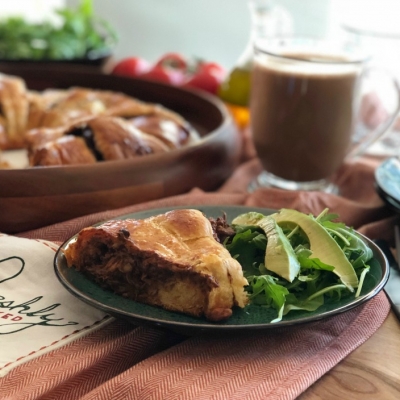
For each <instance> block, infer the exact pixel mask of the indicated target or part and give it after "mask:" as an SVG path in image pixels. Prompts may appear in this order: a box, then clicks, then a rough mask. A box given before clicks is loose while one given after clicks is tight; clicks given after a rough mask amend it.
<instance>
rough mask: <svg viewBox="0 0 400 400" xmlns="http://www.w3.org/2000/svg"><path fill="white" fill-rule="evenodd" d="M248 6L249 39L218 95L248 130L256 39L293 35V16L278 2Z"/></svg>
mask: <svg viewBox="0 0 400 400" xmlns="http://www.w3.org/2000/svg"><path fill="white" fill-rule="evenodd" d="M248 7H249V12H250V21H251V25H250V27H251V28H250V35H249V40H248V42H247V45H246V47H245V49H244V51H243V52H242V54H241V55H240V57H239V58H238V60H237V62H236V63H235V65H234V66H233V68H232V69H231V70H230V72H229V74H228V76H227V78H226V79H225V81H224V82H223V83H222V85H221V87H220V89H219V92H218V96H219V97H220V98H221V99H222V100H223V101H224V102H225V104H226V105H227V107H228V109H229V110H230V111H231V112H232V114H233V117H234V119H235V121H236V122H237V124H238V126H239V128H245V127H246V126H247V125H248V124H249V121H250V112H249V101H250V86H251V72H252V69H253V43H254V40H256V39H258V38H268V37H274V36H278V35H288V34H291V33H292V19H291V17H290V15H289V14H288V12H287V11H286V10H285V9H283V8H282V7H279V6H277V5H276V1H275V0H248Z"/></svg>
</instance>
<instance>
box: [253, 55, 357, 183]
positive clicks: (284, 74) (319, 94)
mask: <svg viewBox="0 0 400 400" xmlns="http://www.w3.org/2000/svg"><path fill="white" fill-rule="evenodd" d="M284 57H285V58H279V57H274V56H270V55H265V54H261V55H259V56H257V55H256V56H255V62H254V69H253V73H252V89H251V90H252V92H251V107H250V110H251V127H252V133H253V139H254V144H255V148H256V150H257V154H258V156H259V158H260V160H261V162H262V165H263V167H264V168H265V170H266V171H267V172H270V173H272V174H274V175H276V176H277V177H280V178H283V179H286V180H291V181H298V182H304V181H314V180H320V179H326V178H328V177H329V176H331V175H332V174H333V173H334V172H335V171H336V170H337V169H338V167H339V166H340V165H341V163H342V162H343V159H344V157H345V154H346V152H347V151H348V148H349V144H350V140H351V135H352V132H353V125H354V123H355V109H356V101H357V92H358V86H359V85H358V81H359V76H360V65H358V64H352V63H343V61H344V60H340V59H333V58H326V59H322V58H321V57H319V58H318V59H317V60H316V57H315V56H314V55H310V54H290V55H285V56H284ZM299 59H300V60H302V61H299Z"/></svg>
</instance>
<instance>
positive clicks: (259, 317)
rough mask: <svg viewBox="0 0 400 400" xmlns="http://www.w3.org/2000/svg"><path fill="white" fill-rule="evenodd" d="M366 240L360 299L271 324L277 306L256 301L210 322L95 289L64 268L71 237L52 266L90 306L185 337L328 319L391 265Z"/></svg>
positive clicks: (378, 285)
mask: <svg viewBox="0 0 400 400" xmlns="http://www.w3.org/2000/svg"><path fill="white" fill-rule="evenodd" d="M175 208H196V209H198V210H201V211H203V212H204V213H205V214H206V215H207V216H210V217H218V216H221V215H222V213H223V212H225V213H226V214H227V218H228V220H229V221H231V220H232V219H233V218H234V217H236V216H237V215H239V214H241V213H244V212H248V211H257V212H261V213H263V214H271V213H272V212H274V210H269V209H265V208H249V207H243V206H185V207H175ZM171 209H172V208H163V209H153V210H147V211H143V212H138V213H134V214H128V215H124V216H122V217H119V219H126V218H136V219H142V218H146V217H149V216H152V215H156V214H161V213H164V212H166V211H169V210H171ZM364 239H365V240H366V241H367V242H368V245H369V246H370V247H371V248H372V250H373V253H374V259H373V260H372V261H371V263H370V266H371V270H370V273H369V274H368V275H367V277H366V279H365V282H364V286H363V290H362V293H361V295H360V296H359V297H358V298H354V296H349V297H347V298H342V299H341V300H340V301H336V302H329V301H326V302H325V304H324V305H323V306H322V307H320V308H319V309H318V310H317V311H314V312H307V311H291V312H290V313H289V314H288V315H286V316H284V318H283V320H282V321H280V322H277V323H270V322H269V321H271V320H272V319H274V318H275V317H276V311H275V310H273V309H268V308H265V307H261V306H256V305H249V306H247V307H246V308H244V309H240V308H235V309H234V312H233V315H232V316H231V318H229V319H228V320H227V321H224V322H218V323H215V322H213V323H211V322H209V321H206V320H205V319H201V318H193V317H190V316H187V315H184V314H179V313H175V312H170V311H166V310H163V309H161V308H158V307H153V306H149V305H146V304H141V303H138V302H135V301H133V300H128V299H125V298H123V297H121V296H118V295H116V294H114V293H112V292H111V291H107V290H105V289H103V288H101V287H99V286H98V285H97V284H96V283H94V282H92V281H90V280H89V279H88V278H86V277H85V276H84V275H83V274H81V273H79V272H77V271H76V270H75V269H73V268H68V267H67V264H66V261H65V258H64V256H63V251H62V250H63V249H64V248H65V247H66V246H67V245H68V243H69V242H70V241H72V240H75V236H74V237H72V238H71V239H69V240H67V241H66V242H65V243H64V244H63V245H62V246H61V247H60V249H59V250H58V252H57V254H56V256H55V260H54V266H55V272H56V275H57V277H58V278H59V280H60V281H61V283H62V284H63V285H64V286H65V287H66V288H67V289H68V290H69V291H70V292H71V293H72V294H73V295H75V296H77V297H78V298H80V299H81V300H83V301H85V302H86V303H88V304H90V305H92V306H93V307H96V308H99V309H101V310H103V311H105V312H106V313H109V314H110V315H113V316H115V317H118V318H126V319H128V320H129V321H130V322H132V323H134V324H138V325H144V324H150V325H152V326H158V327H163V328H168V329H171V330H174V331H176V332H179V333H184V334H188V335H192V334H196V333H201V332H213V333H216V332H233V331H254V330H262V329H271V328H278V327H283V326H289V325H295V324H300V323H305V322H311V321H316V320H319V319H322V318H326V317H331V316H333V315H336V314H339V313H342V312H344V311H347V310H350V309H352V308H354V307H356V306H359V305H360V304H363V303H365V302H366V301H368V300H370V299H371V298H372V297H374V296H375V295H376V294H377V293H379V291H380V290H382V288H383V286H384V285H385V283H386V281H387V279H388V274H389V268H388V265H387V261H386V258H385V256H384V255H383V253H382V251H381V250H380V249H379V247H378V246H377V245H376V244H375V243H373V242H372V241H370V240H369V239H367V238H364Z"/></svg>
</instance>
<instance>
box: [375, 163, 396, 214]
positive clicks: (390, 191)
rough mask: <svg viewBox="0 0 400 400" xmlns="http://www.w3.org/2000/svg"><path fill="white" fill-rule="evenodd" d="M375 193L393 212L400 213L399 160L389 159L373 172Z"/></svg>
mask: <svg viewBox="0 0 400 400" xmlns="http://www.w3.org/2000/svg"><path fill="white" fill-rule="evenodd" d="M375 182H376V191H377V193H378V194H379V196H380V197H381V198H382V199H383V200H384V201H385V202H386V203H387V204H388V205H389V206H390V207H391V208H393V209H394V210H395V211H397V212H400V159H399V157H391V158H388V159H387V160H385V161H384V162H383V163H382V164H380V165H379V167H378V168H377V169H376V170H375Z"/></svg>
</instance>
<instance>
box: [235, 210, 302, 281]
mask: <svg viewBox="0 0 400 400" xmlns="http://www.w3.org/2000/svg"><path fill="white" fill-rule="evenodd" d="M232 224H233V225H256V226H259V227H260V228H261V229H262V230H263V231H264V232H265V235H266V236H267V248H266V252H265V268H266V269H268V270H269V271H272V272H274V273H275V274H277V275H278V276H281V277H282V278H284V279H286V280H287V281H289V282H292V281H293V279H294V278H295V277H296V276H297V275H298V274H299V271H300V263H299V262H298V260H297V257H296V255H295V253H294V250H293V248H292V246H291V244H290V242H289V240H288V239H287V237H286V236H285V234H284V233H283V231H282V229H281V228H280V226H279V225H278V224H277V223H276V221H275V220H274V218H272V217H271V216H264V215H262V214H259V213H256V212H249V213H246V214H242V215H239V216H238V217H236V218H235V219H234V220H233V221H232Z"/></svg>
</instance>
